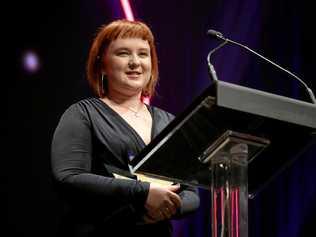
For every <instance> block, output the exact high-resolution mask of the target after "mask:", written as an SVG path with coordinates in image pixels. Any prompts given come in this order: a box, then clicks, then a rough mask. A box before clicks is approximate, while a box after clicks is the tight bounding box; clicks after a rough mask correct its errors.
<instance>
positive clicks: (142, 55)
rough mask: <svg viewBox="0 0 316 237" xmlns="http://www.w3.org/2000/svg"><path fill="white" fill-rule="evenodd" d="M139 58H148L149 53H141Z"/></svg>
mask: <svg viewBox="0 0 316 237" xmlns="http://www.w3.org/2000/svg"><path fill="white" fill-rule="evenodd" d="M139 56H140V57H143V58H144V57H147V56H148V53H147V52H141V53H139Z"/></svg>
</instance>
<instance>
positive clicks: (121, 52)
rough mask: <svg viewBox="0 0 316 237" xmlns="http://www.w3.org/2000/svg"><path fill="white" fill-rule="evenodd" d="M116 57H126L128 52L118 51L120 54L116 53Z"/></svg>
mask: <svg viewBox="0 0 316 237" xmlns="http://www.w3.org/2000/svg"><path fill="white" fill-rule="evenodd" d="M117 55H119V56H126V55H128V52H127V51H120V52H118V53H117Z"/></svg>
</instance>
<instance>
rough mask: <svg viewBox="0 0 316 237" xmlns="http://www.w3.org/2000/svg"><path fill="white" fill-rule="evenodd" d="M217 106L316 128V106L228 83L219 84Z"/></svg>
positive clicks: (220, 82) (219, 82)
mask: <svg viewBox="0 0 316 237" xmlns="http://www.w3.org/2000/svg"><path fill="white" fill-rule="evenodd" d="M216 93H217V95H216V98H217V105H218V106H222V107H226V108H230V109H233V110H237V111H243V112H247V113H251V114H256V115H260V116H264V117H268V118H272V119H277V120H280V121H285V122H289V123H294V124H298V125H301V126H307V127H310V128H316V104H312V103H308V102H305V101H300V100H295V99H292V98H288V97H284V96H280V95H275V94H271V93H268V92H264V91H260V90H256V89H251V88H248V87H243V86H239V85H235V84H231V83H227V82H222V81H218V82H217V91H216Z"/></svg>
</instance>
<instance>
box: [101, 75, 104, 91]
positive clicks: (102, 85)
mask: <svg viewBox="0 0 316 237" xmlns="http://www.w3.org/2000/svg"><path fill="white" fill-rule="evenodd" d="M101 95H102V96H103V95H104V74H103V73H102V74H101Z"/></svg>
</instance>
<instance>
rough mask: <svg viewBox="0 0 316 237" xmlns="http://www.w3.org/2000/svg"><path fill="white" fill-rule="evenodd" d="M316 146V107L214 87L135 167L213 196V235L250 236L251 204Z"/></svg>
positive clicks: (228, 85) (256, 92) (231, 86)
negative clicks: (249, 212)
mask: <svg viewBox="0 0 316 237" xmlns="http://www.w3.org/2000/svg"><path fill="white" fill-rule="evenodd" d="M315 144H316V105H315V104H311V103H307V102H304V101H299V100H295V99H291V98H288V97H284V96H279V95H275V94H271V93H267V92H264V91H260V90H256V89H251V88H248V87H243V86H239V85H235V84H231V83H227V82H223V81H215V82H213V83H212V84H211V85H210V86H209V87H208V88H206V90H205V91H204V92H202V94H201V95H200V96H198V97H197V98H196V99H195V100H194V101H193V102H192V104H191V105H190V106H188V107H187V108H186V109H185V110H184V111H183V112H182V113H181V114H180V115H179V116H177V117H176V118H175V119H174V120H173V121H172V122H171V123H170V124H169V125H168V126H167V127H166V128H165V129H164V130H163V131H162V132H161V133H160V134H158V136H157V137H156V138H155V139H153V141H152V142H151V143H150V144H149V145H148V146H146V147H145V148H144V149H143V150H142V151H141V152H140V154H138V155H137V156H136V157H135V158H134V159H133V160H132V161H131V162H130V168H131V171H132V172H133V173H136V174H137V173H139V174H142V175H146V176H149V177H153V178H157V179H161V180H166V181H172V182H176V183H181V184H184V185H191V186H194V187H199V188H204V189H208V190H210V191H211V197H212V200H211V202H212V217H211V218H212V236H213V237H223V236H227V237H228V236H229V237H240V236H241V237H247V236H248V198H253V197H255V196H256V194H257V193H258V192H260V191H261V190H262V189H264V188H265V187H266V186H267V185H269V183H270V182H271V181H272V180H273V179H274V178H275V177H276V176H277V175H278V174H280V173H281V172H282V171H283V170H284V169H286V167H288V166H289V165H290V164H291V163H292V162H293V161H294V160H296V159H297V158H299V156H300V154H301V153H302V152H304V150H305V149H307V148H308V147H309V146H313V145H315Z"/></svg>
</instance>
